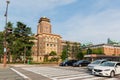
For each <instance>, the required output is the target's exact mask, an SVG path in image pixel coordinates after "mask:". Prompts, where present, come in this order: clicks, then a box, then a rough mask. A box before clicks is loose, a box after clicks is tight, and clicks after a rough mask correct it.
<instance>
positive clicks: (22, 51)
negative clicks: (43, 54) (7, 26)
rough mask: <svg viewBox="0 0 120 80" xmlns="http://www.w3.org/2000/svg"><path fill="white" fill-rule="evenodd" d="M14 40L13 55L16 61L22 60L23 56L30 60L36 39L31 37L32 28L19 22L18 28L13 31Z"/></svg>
mask: <svg viewBox="0 0 120 80" xmlns="http://www.w3.org/2000/svg"><path fill="white" fill-rule="evenodd" d="M13 35H14V40H13V41H12V42H13V45H12V55H13V59H14V61H16V60H17V59H19V60H22V56H23V57H24V61H25V58H30V56H31V48H32V46H33V42H32V41H31V40H33V39H34V38H33V37H31V35H32V32H31V28H30V27H27V26H26V25H25V24H24V23H22V22H17V27H16V28H14V30H13Z"/></svg>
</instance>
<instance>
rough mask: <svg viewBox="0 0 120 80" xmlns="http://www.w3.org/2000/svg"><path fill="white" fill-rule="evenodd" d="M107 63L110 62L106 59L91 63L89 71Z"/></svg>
mask: <svg viewBox="0 0 120 80" xmlns="http://www.w3.org/2000/svg"><path fill="white" fill-rule="evenodd" d="M106 61H108V60H106V59H102V60H95V61H93V62H91V63H90V64H88V66H87V68H88V70H92V69H93V68H94V67H95V66H97V65H100V64H102V63H104V62H106Z"/></svg>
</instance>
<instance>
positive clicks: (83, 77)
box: [22, 67, 117, 80]
mask: <svg viewBox="0 0 120 80" xmlns="http://www.w3.org/2000/svg"><path fill="white" fill-rule="evenodd" d="M22 69H24V70H27V71H31V72H34V73H36V74H40V75H42V76H45V77H48V78H50V79H52V80H74V79H79V80H117V79H116V78H111V79H110V78H107V77H98V76H94V75H91V74H90V73H87V72H84V71H83V69H82V71H81V69H79V68H78V71H77V69H75V71H74V70H72V69H71V68H70V69H69V68H68V69H65V68H63V69H61V68H54V67H31V68H22ZM84 70H85V69H84Z"/></svg>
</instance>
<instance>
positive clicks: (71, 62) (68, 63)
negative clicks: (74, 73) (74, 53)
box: [59, 60, 77, 66]
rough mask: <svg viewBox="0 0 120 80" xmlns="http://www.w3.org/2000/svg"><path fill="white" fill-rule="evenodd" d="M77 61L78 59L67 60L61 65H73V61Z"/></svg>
mask: <svg viewBox="0 0 120 80" xmlns="http://www.w3.org/2000/svg"><path fill="white" fill-rule="evenodd" d="M75 62H77V60H65V61H63V62H62V63H60V64H59V66H73V63H75Z"/></svg>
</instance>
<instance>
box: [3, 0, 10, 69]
mask: <svg viewBox="0 0 120 80" xmlns="http://www.w3.org/2000/svg"><path fill="white" fill-rule="evenodd" d="M6 3H7V6H6V12H5V15H4V16H5V18H6V20H5V26H6V27H7V17H8V15H7V13H8V4H9V3H10V1H8V0H7V1H6ZM6 33H7V29H6V28H5V34H4V37H5V39H4V61H3V64H4V65H3V67H4V68H5V67H6V63H7V42H6Z"/></svg>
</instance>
